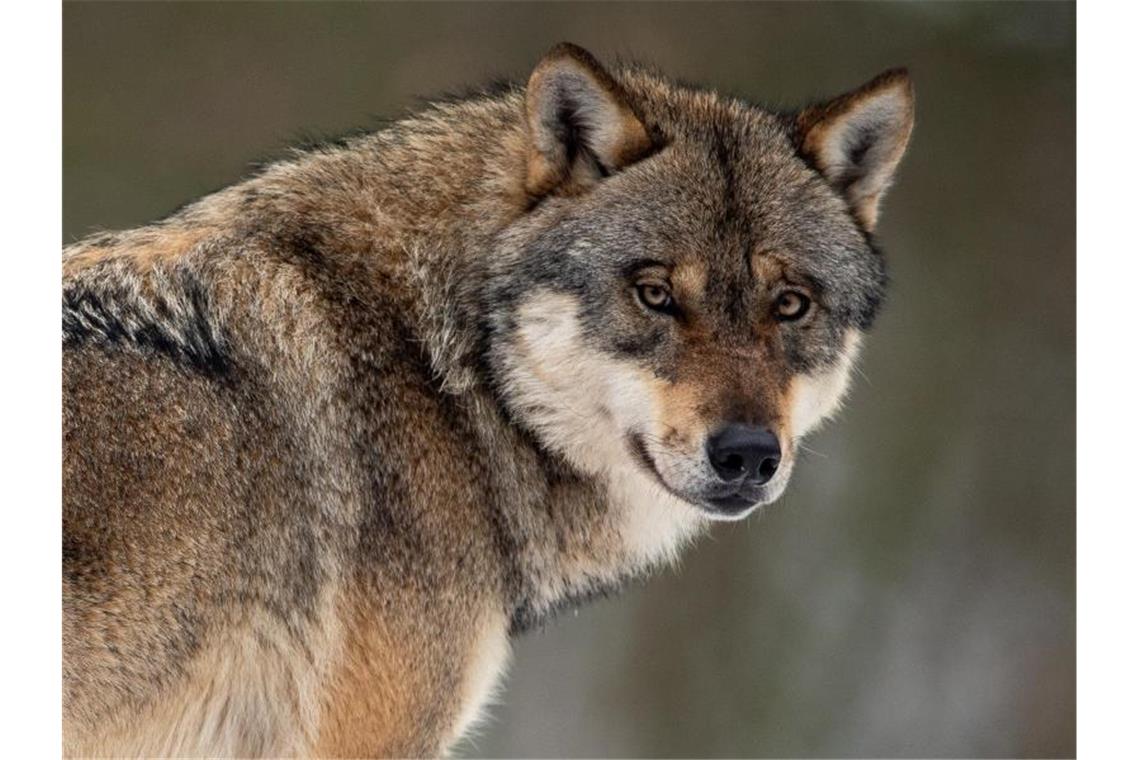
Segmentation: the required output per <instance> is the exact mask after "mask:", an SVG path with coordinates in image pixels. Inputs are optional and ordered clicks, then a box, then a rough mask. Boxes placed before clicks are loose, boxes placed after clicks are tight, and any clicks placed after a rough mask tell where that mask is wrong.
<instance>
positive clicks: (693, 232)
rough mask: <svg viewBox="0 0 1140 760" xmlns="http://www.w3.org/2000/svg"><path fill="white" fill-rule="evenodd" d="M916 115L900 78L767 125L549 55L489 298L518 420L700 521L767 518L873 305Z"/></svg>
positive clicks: (894, 75)
mask: <svg viewBox="0 0 1140 760" xmlns="http://www.w3.org/2000/svg"><path fill="white" fill-rule="evenodd" d="M913 110H914V107H913V95H912V90H911V84H910V80H909V79H908V77H907V75H906V73H905V72H903V71H892V72H888V73H885V74H883V75H881V76H879V77H877V78H876V79H874V80H872V81H871V82H870V83H868V84H866V85H864V86H863V87H861V88H859V89H857V90H855V91H853V92H851V93H848V94H846V95H843V96H842V97H839V98H837V99H835V100H832V101H831V102H828V103H824V104H822V105H818V106H813V107H810V108H807V109H805V110H803V111H801V112H799V113H798V114H775V113H771V112H768V111H764V110H761V109H759V108H756V107H753V106H750V105H748V104H746V103H743V102H740V101H737V100H729V99H725V98H722V97H719V96H717V95H716V94H713V93H710V92H703V91H698V90H693V89H687V88H683V87H679V86H677V85H675V84H672V83H669V82H667V81H666V80H663V79H660V78H658V77H656V76H653V75H650V74H648V73H645V72H641V71H625V72H619V73H617V74H616V75H611V74H610V73H608V72H607V71H606V70H605V69H603V68H602V66H601V65H600V64H598V62H597V61H596V60H594V58H593V57H591V56H590V55H589V54H588V53H586V52H585V51H583V50H581V49H580V48H576V47H574V46H571V45H560V46H559V47H557V48H555V49H554V50H553V51H551V53H549V54H548V55H547V56H546V58H544V59H543V60H542V61H541V63H540V64H539V65H538V67H537V68H536V69H535V71H534V73H533V74H532V76H531V78H530V81H529V83H528V85H527V90H526V101H525V111H526V122H527V133H526V134H527V137H526V140H527V157H526V163H525V167H520V178H519V181H520V182H521V183H523V187H524V189H525V192H526V193H527V195H528V197H529V198H530V200H531V203H532V207H531V208H530V210H529V211H528V212H527V213H526V214H525V215H524V216H522V217H521V218H520V219H519V220H518V221H517V222H515V223H514V224H512V225H511V226H510V227H509V228H508V229H507V230H506V231H505V232H504V234H503V235H502V238H501V244H500V248H501V250H500V251H499V252H498V253H497V257H498V261H497V266H498V267H499V271H498V273H497V274H496V275H495V278H494V280H493V286H492V288H491V290H490V309H489V310H490V311H493V312H494V314H495V315H497V316H496V320H495V324H494V326H493V338H492V357H493V362H494V366H495V371H496V373H497V375H498V376H499V380H500V387H501V391H502V393H503V396H504V398H505V399H506V401H507V403H508V405H509V406H510V407H511V408H512V410H513V412H514V413H515V414H516V415H517V416H518V417H519V418H520V419H521V420H522V421H524V423H526V424H527V425H529V426H530V427H531V428H532V429H533V430H534V431H535V432H536V433H537V434H538V435H539V437H540V438H541V440H542V441H543V442H544V444H545V445H546V446H548V447H550V448H553V449H555V450H558V451H560V452H562V453H563V454H564V455H565V456H567V457H568V458H569V459H570V460H571V462H573V463H574V464H575V465H577V466H579V467H580V468H582V469H585V470H587V471H591V472H598V473H602V472H611V473H616V472H620V471H624V470H625V469H626V468H628V467H631V466H632V467H634V468H637V469H639V470H640V471H641V472H642V473H644V474H645V475H646V476H647V477H648V478H649V479H650V480H651V481H652V482H654V483H656V484H657V485H658V486H660V488H662V489H664V490H665V491H667V492H669V493H671V494H672V495H674V496H676V497H678V498H680V499H682V500H684V501H685V502H688V503H690V504H692V505H694V506H696V507H697V508H699V509H700V510H702V511H703V512H704V513H705V514H707V515H709V516H712V517H716V518H721V519H728V518H736V517H740V516H743V515H745V514H746V513H748V512H749V511H750V510H751V509H752V508H753V507H754V506H756V505H758V504H763V503H767V502H770V501H772V500H773V499H775V498H776V497H778V496H779V495H780V494H781V493H782V492H783V490H784V488H785V486H786V485H787V483H788V478H789V476H790V474H791V470H792V465H793V462H794V460H795V457H796V452H797V447H798V444H799V441H800V439H801V438H802V437H803V436H804V434H805V433H807V432H808V431H809V430H811V429H812V428H813V427H815V426H816V425H817V424H818V423H819V422H820V421H821V420H822V419H824V418H825V417H827V416H828V415H829V414H830V413H832V412H833V411H834V410H835V409H836V407H837V405H838V403H839V401H840V398H841V397H842V395H843V393H844V389H845V388H846V385H847V380H848V374H849V372H850V371H851V367H852V363H853V362H854V359H855V354H856V352H857V350H858V347H859V342H860V339H861V337H862V335H863V333H864V332H865V331H866V330H867V329H868V327H869V326H870V325H871V322H872V320H873V319H874V316H875V312H876V309H877V307H878V304H879V302H880V299H881V298H882V294H883V286H884V282H885V274H884V264H883V259H882V257H881V256H880V254H879V253H878V252H877V251H876V250H875V248H874V246H873V244H872V240H871V234H872V232H873V230H874V228H875V223H876V220H877V216H878V207H879V200H880V198H881V196H882V194H883V192H884V190H886V188H887V186H888V184H889V183H890V180H891V177H892V174H893V172H894V170H895V167H896V165H897V164H898V161H899V159H900V158H901V156H902V153H903V150H904V149H905V147H906V144H907V140H908V137H909V135H910V130H911V124H912V120H913Z"/></svg>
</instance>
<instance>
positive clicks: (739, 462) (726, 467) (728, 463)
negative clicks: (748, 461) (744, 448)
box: [717, 454, 744, 472]
mask: <svg viewBox="0 0 1140 760" xmlns="http://www.w3.org/2000/svg"><path fill="white" fill-rule="evenodd" d="M717 464H718V465H719V466H720V469H721V470H722V471H724V472H744V457H742V456H740V455H739V454H726V455H725V456H722V457H721V458H720V461H719V462H717Z"/></svg>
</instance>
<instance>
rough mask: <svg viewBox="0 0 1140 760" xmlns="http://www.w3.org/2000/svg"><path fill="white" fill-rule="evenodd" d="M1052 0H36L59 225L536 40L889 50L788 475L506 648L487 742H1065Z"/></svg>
mask: <svg viewBox="0 0 1140 760" xmlns="http://www.w3.org/2000/svg"><path fill="white" fill-rule="evenodd" d="M1075 23H1076V11H1075V7H1074V5H1073V4H1070V3H922V4H909V3H841V4H801V3H789V4H785V3H772V4H766V3H765V4H746V3H738V4H714V3H701V4H686V3H675V4H668V5H648V4H617V3H613V4H604V5H603V4H596V5H595V4H442V3H441V4H431V5H421V4H415V5H413V4H342V3H253V4H238V3H225V4H212V3H193V4H173V3H126V4H111V3H65V6H64V101H63V105H64V183H63V186H64V229H63V236H64V239H65V240H66V241H70V240H73V239H75V238H76V237H78V236H81V235H83V234H85V233H87V232H89V231H91V230H93V229H96V228H112V229H113V228H121V227H128V226H132V225H137V224H140V223H143V222H146V221H148V220H150V219H153V218H155V217H157V216H160V215H163V214H165V213H167V212H169V211H170V210H171V209H173V208H174V207H176V206H178V205H180V204H182V203H184V202H186V201H188V200H191V199H193V198H194V197H196V196H198V195H201V194H203V193H205V192H207V191H210V190H212V189H215V188H218V187H220V186H223V185H225V184H228V183H230V182H232V181H234V180H236V179H238V178H239V177H241V176H242V175H243V174H245V173H247V172H248V171H250V170H251V168H252V166H253V162H254V161H255V160H259V159H265V158H271V157H273V156H275V155H280V154H281V153H282V149H283V148H284V147H285V146H286V145H288V144H289V143H290V142H293V141H296V140H298V139H302V138H306V137H311V136H313V135H325V134H335V133H337V132H338V131H342V130H347V129H350V128H353V127H358V126H367V125H369V124H376V123H379V122H378V121H377V120H376V118H375V117H383V118H391V117H395V116H398V115H400V114H401V113H403V112H405V111H406V110H407V109H409V108H414V107H415V106H416V104H417V103H419V102H421V101H420V99H419V98H420V96H427V97H430V96H432V95H433V94H439V93H443V92H447V91H453V90H456V89H462V88H463V87H464V86H467V85H472V84H478V83H480V82H482V81H484V80H487V79H490V78H494V77H499V76H508V77H511V78H515V79H520V80H521V79H524V78H525V77H526V75H527V73H528V71H529V67H530V66H531V65H532V64H533V63H534V61H535V60H537V58H538V57H539V56H540V55H541V54H542V53H543V51H544V50H546V49H547V48H548V47H550V46H551V45H553V44H554V43H556V42H558V41H560V40H563V39H566V40H571V41H574V42H577V43H579V44H582V45H584V46H586V47H588V48H590V49H591V50H593V51H594V52H595V53H596V54H598V55H599V56H601V57H603V58H605V59H609V60H612V59H613V58H614V57H616V56H621V57H625V58H632V59H637V60H644V61H647V62H651V63H653V64H655V65H657V66H659V67H660V68H661V69H662V70H664V71H665V72H667V73H669V74H671V75H675V76H678V77H680V78H683V79H685V80H689V81H696V82H702V83H707V84H708V85H711V86H715V87H717V88H718V89H720V90H722V91H724V92H729V93H733V94H738V95H742V96H745V97H747V98H750V99H753V100H756V101H760V102H768V103H773V104H778V105H792V104H798V103H801V102H803V101H804V100H806V99H809V98H814V97H817V96H824V95H830V94H836V93H838V92H840V91H842V90H844V89H846V88H849V87H852V86H855V85H857V84H859V83H861V82H862V81H863V80H865V79H868V78H870V77H871V76H873V75H874V74H875V73H877V72H878V71H880V70H882V69H885V68H888V67H892V66H898V65H907V66H909V67H910V69H911V71H912V73H913V76H914V79H915V81H916V85H917V92H918V103H919V105H918V122H917V128H916V131H915V136H914V141H913V143H912V147H911V150H910V153H909V154H908V156H907V157H906V159H905V161H904V164H903V166H902V170H901V174H900V176H899V180H898V183H897V185H896V187H895V189H894V191H893V192H892V193H891V195H890V196H889V197H888V198H887V201H886V206H885V212H884V221H883V224H882V227H881V230H880V233H881V234H880V239H881V242H882V244H883V245H884V247H885V249H886V251H887V254H888V256H889V259H890V262H891V266H892V270H893V272H892V274H893V287H892V290H891V297H890V300H889V303H888V305H887V308H886V310H885V312H884V314H883V316H882V318H881V321H880V322H879V324H878V325H877V328H876V331H875V334H874V335H873V337H872V339H871V340H870V341H869V344H868V348H867V351H866V354H865V360H864V361H863V363H862V372H861V373H860V374H859V377H858V378H857V381H856V383H855V387H854V392H853V393H852V395H851V398H850V402H849V404H848V407H847V409H846V411H845V412H844V413H843V414H842V415H841V416H840V418H839V419H838V421H837V422H834V423H832V424H831V425H830V427H829V428H827V430H826V431H825V432H823V433H821V434H818V435H817V436H815V437H814V439H813V440H812V441H811V442H810V446H811V448H812V449H813V450H814V452H816V454H815V456H810V455H809V456H808V457H806V458H805V461H803V462H801V464H800V467H799V469H798V471H797V474H796V477H795V478H793V485H792V487H791V489H790V490H789V492H788V494H787V496H786V497H785V498H784V499H783V500H782V501H781V502H780V503H778V504H777V505H775V506H774V507H772V508H769V509H768V510H767V511H766V512H765V513H764V514H763V515H761V516H757V517H753V518H752V519H750V520H749V521H748V522H746V523H744V524H734V525H722V526H718V527H717V529H716V530H715V531H714V533H713V535H712V537H711V538H709V539H707V540H705V541H703V542H701V543H700V544H699V545H697V546H696V547H694V548H693V549H692V550H691V551H690V552H689V553H688V555H687V556H686V557H685V560H684V562H683V564H682V566H681V568H680V569H679V570H678V571H671V572H665V573H663V574H661V575H659V576H658V577H656V578H654V579H652V580H650V581H648V582H647V583H645V584H644V585H642V586H640V587H638V588H634V589H631V590H629V591H628V592H627V593H625V594H624V595H622V596H621V597H620V598H618V599H614V600H609V601H605V602H601V603H597V604H594V605H593V606H590V607H588V608H586V609H583V610H582V611H581V612H580V613H579V614H576V615H567V616H565V617H564V618H562V619H561V620H559V621H557V622H556V623H554V624H552V625H550V626H548V627H547V628H546V629H545V630H544V631H542V632H539V633H536V634H531V635H529V636H527V637H526V638H524V639H522V640H521V641H519V642H518V644H517V646H516V650H515V658H514V664H513V666H512V668H511V672H510V675H509V678H508V679H507V680H506V683H505V687H504V689H503V691H502V696H501V699H500V704H499V705H498V706H496V707H495V708H494V709H493V711H492V719H491V720H490V721H489V722H488V723H487V724H486V725H485V726H484V728H483V729H482V730H481V732H480V733H479V734H478V735H477V736H476V737H475V738H474V739H473V740H471V741H468V742H466V743H465V744H464V745H463V746H462V747H461V748H460V753H461V754H466V755H488V756H519V755H523V756H615V755H621V756H643V755H656V756H694V755H699V756H741V755H745V756H799V755H829V756H854V755H874V756H963V755H974V756H978V755H983V756H1024V755H1032V756H1066V755H1067V756H1071V755H1073V754H1075V751H1076V748H1075V730H1076V729H1075V637H1076V619H1075V604H1076V599H1075V595H1076V591H1075V567H1074V559H1075V545H1074V539H1075V472H1074V461H1075V408H1074V407H1075V403H1074V398H1075V396H1074V393H1075V377H1076V370H1075V296H1074V280H1075V272H1074V269H1075V260H1074V259H1075V170H1076V162H1075V122H1076V117H1075V98H1076V85H1075V68H1076V66H1075V38H1074V36H1075V34H1074V33H1075Z"/></svg>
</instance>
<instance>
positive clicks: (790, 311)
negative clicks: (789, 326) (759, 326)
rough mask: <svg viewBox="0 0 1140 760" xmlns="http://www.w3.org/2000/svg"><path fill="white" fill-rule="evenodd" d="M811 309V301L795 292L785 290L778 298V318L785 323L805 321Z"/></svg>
mask: <svg viewBox="0 0 1140 760" xmlns="http://www.w3.org/2000/svg"><path fill="white" fill-rule="evenodd" d="M809 308H811V299H810V298H808V297H807V296H805V295H804V294H803V293H799V292H797V291H795V290H785V291H784V292H783V293H781V294H780V295H778V296H777V297H776V318H777V319H779V320H781V321H783V322H791V321H792V320H796V319H803V317H804V315H805V314H807V312H808V309H809Z"/></svg>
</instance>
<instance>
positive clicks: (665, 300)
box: [637, 282, 673, 312]
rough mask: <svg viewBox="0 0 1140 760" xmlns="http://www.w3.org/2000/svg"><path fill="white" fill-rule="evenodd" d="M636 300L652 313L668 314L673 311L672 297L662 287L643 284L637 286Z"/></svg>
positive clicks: (667, 290)
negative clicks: (652, 311)
mask: <svg viewBox="0 0 1140 760" xmlns="http://www.w3.org/2000/svg"><path fill="white" fill-rule="evenodd" d="M637 298H638V300H639V301H641V302H642V303H643V304H645V306H646V307H647V308H650V309H653V310H654V311H664V312H669V311H672V309H673V296H672V294H670V293H669V289H668V288H667V287H665V286H664V285H659V284H657V283H653V282H643V283H641V284H639V285H638V286H637Z"/></svg>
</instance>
